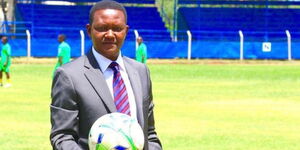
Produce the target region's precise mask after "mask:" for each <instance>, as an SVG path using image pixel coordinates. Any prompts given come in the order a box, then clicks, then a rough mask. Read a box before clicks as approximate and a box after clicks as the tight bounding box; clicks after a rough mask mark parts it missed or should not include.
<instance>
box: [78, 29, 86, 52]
mask: <svg viewBox="0 0 300 150" xmlns="http://www.w3.org/2000/svg"><path fill="white" fill-rule="evenodd" d="M79 32H80V37H81V56H82V55H84V43H85V41H84V40H85V36H84V32H83V30H80V31H79Z"/></svg>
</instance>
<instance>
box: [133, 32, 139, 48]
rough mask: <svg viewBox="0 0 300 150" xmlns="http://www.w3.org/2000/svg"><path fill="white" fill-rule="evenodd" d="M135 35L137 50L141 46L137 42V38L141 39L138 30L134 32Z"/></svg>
mask: <svg viewBox="0 0 300 150" xmlns="http://www.w3.org/2000/svg"><path fill="white" fill-rule="evenodd" d="M133 31H134V35H135V49H137V48H138V46H139V44H138V42H137V38H138V37H139V32H138V31H137V30H133Z"/></svg>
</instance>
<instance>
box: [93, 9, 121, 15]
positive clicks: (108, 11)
mask: <svg viewBox="0 0 300 150" xmlns="http://www.w3.org/2000/svg"><path fill="white" fill-rule="evenodd" d="M120 13H121V14H123V16H124V17H125V15H124V13H123V11H121V10H118V9H111V8H107V9H99V10H97V11H95V14H101V15H105V16H119V15H120Z"/></svg>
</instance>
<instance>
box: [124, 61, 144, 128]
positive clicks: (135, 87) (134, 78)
mask: <svg viewBox="0 0 300 150" xmlns="http://www.w3.org/2000/svg"><path fill="white" fill-rule="evenodd" d="M127 59H128V58H126V57H123V60H124V65H125V68H126V71H127V74H128V78H129V80H130V84H131V87H132V91H133V94H134V97H135V102H136V108H137V119H138V122H139V123H140V125H141V126H142V128H143V127H144V116H143V114H144V113H143V96H142V87H141V82H140V76H139V74H138V73H137V71H136V69H134V68H133V66H132V65H130V64H129V62H128V60H127Z"/></svg>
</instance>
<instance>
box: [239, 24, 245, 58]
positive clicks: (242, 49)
mask: <svg viewBox="0 0 300 150" xmlns="http://www.w3.org/2000/svg"><path fill="white" fill-rule="evenodd" d="M239 35H240V60H244V34H243V31H242V30H239Z"/></svg>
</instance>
